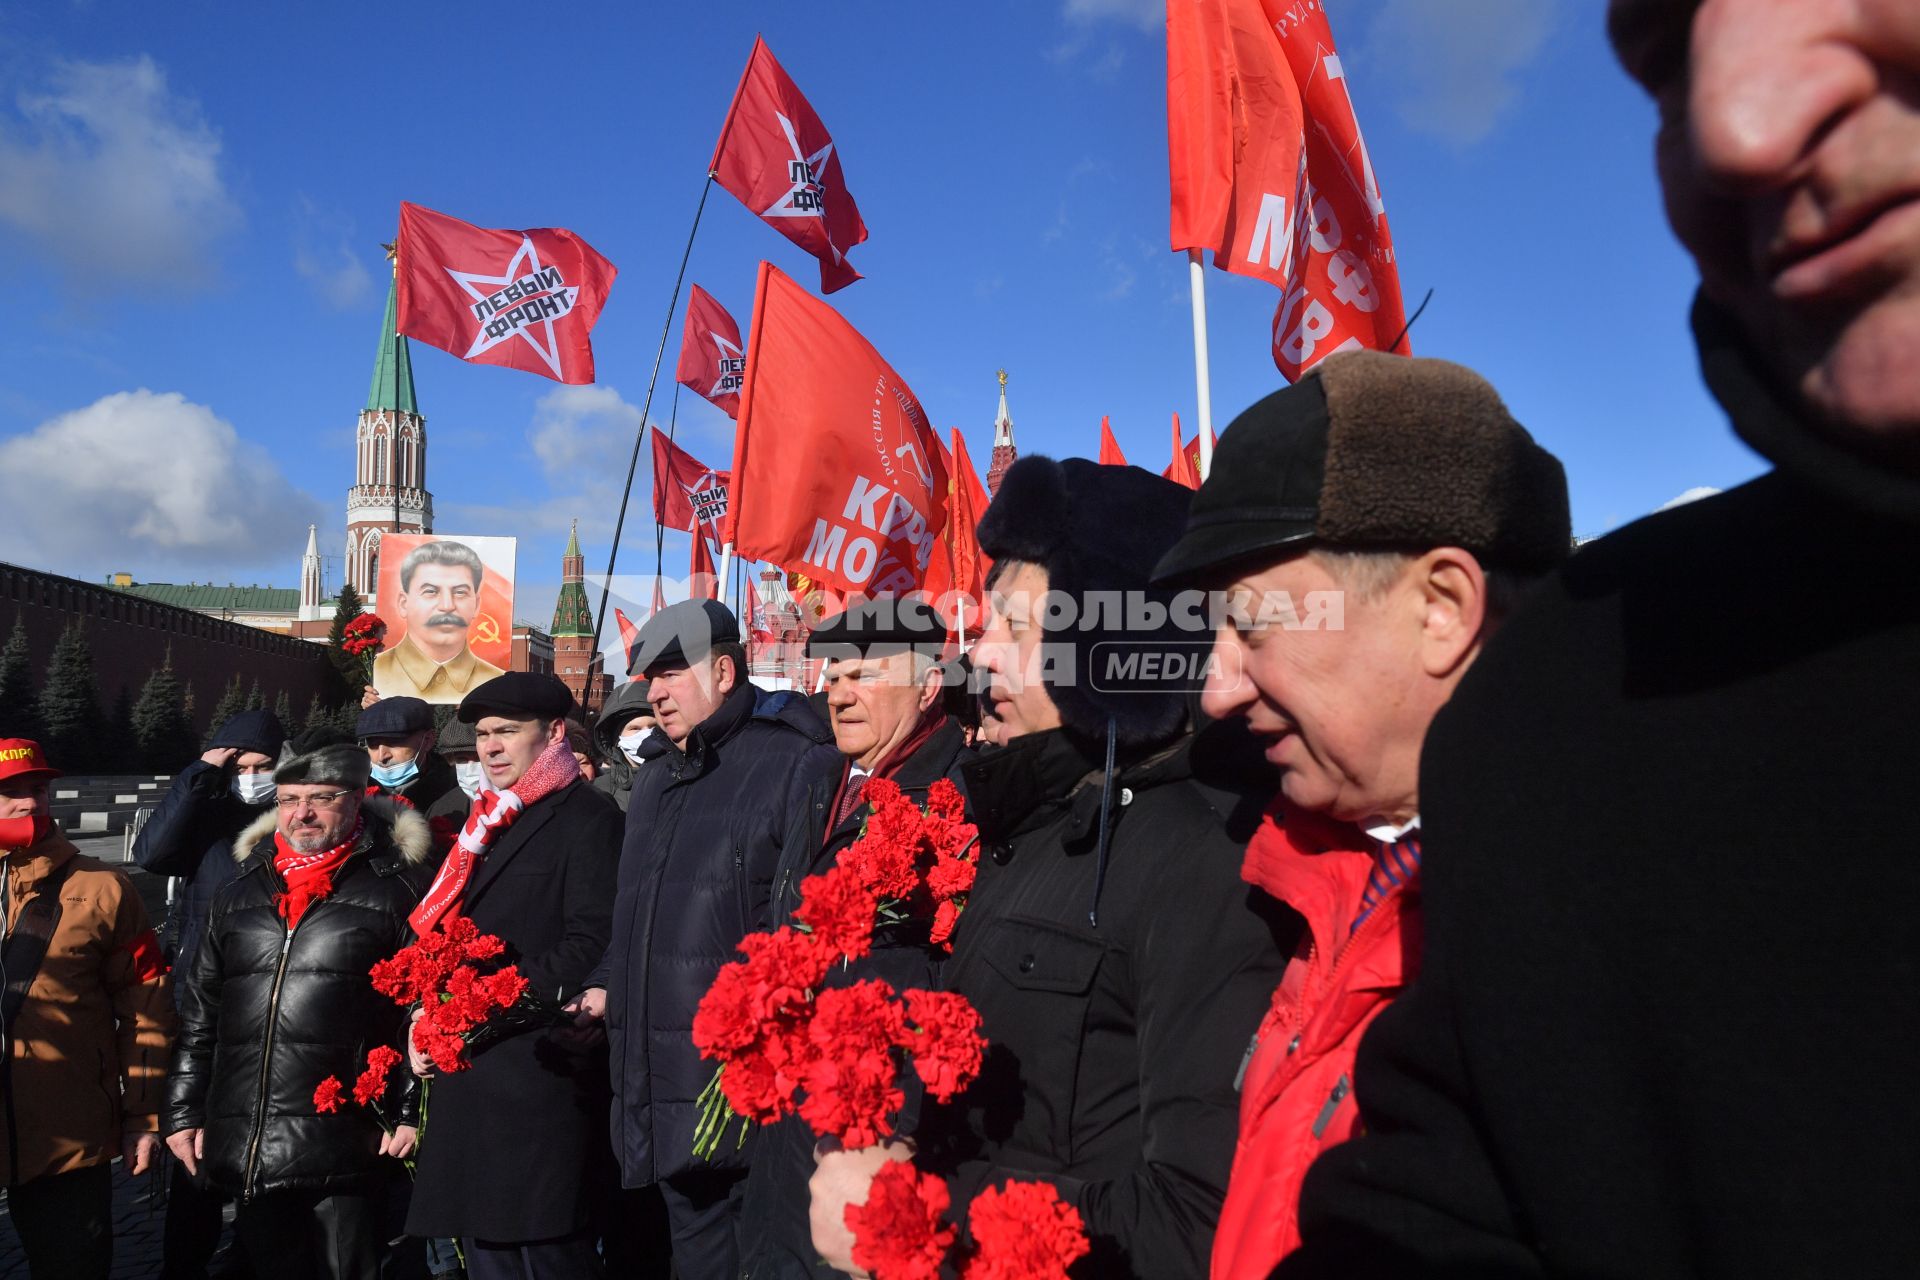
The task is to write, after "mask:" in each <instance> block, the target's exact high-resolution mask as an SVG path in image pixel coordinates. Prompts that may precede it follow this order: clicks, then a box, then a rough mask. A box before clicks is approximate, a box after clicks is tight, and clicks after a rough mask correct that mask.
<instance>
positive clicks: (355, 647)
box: [340, 613, 387, 684]
mask: <svg viewBox="0 0 1920 1280" xmlns="http://www.w3.org/2000/svg"><path fill="white" fill-rule="evenodd" d="M386 638H387V624H386V623H385V622H383V621H381V618H380V615H379V614H377V613H363V614H361V615H360V616H359V617H357V618H355V619H354V620H353V621H352V622H349V623H348V624H347V625H346V626H345V627H343V628H342V629H341V631H340V652H342V653H345V654H348V655H350V656H352V657H355V658H358V659H360V661H361V663H362V665H364V666H365V667H366V669H367V679H366V683H368V684H372V683H373V660H374V658H375V657H377V656H378V655H379V653H380V646H381V644H382V643H384V642H385V641H386Z"/></svg>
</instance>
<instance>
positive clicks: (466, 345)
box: [398, 201, 616, 383]
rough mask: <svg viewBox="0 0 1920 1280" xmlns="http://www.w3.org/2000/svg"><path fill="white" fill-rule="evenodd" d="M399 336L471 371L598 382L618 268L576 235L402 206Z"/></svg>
mask: <svg viewBox="0 0 1920 1280" xmlns="http://www.w3.org/2000/svg"><path fill="white" fill-rule="evenodd" d="M398 270H399V294H400V323H399V328H400V332H401V333H404V334H406V335H407V336H408V337H409V338H418V339H420V341H422V342H426V343H431V344H432V345H433V346H436V347H439V348H440V349H441V350H442V351H450V352H452V353H453V354H454V355H456V356H459V357H460V358H461V359H462V360H470V361H472V362H473V363H474V364H499V365H505V366H507V367H508V368H509V369H524V370H525V371H527V372H528V373H538V374H543V375H545V376H546V377H549V378H552V379H553V380H554V381H556V382H573V383H582V382H592V381H593V344H592V343H591V342H590V341H589V340H588V335H589V334H591V333H592V331H593V322H594V321H595V320H598V319H599V318H600V308H601V306H602V305H603V304H605V302H606V300H607V290H609V289H611V288H612V287H613V277H614V275H615V274H616V272H615V268H614V265H613V264H612V263H611V262H608V261H607V260H606V259H605V258H603V257H601V256H600V255H599V254H597V253H595V252H594V251H593V246H592V245H590V244H588V243H587V242H586V241H585V240H582V239H581V238H580V237H579V236H577V235H575V234H573V232H571V231H566V230H562V229H561V228H558V227H537V228H535V229H533V230H531V231H489V230H487V229H485V228H483V227H476V226H473V225H472V224H470V223H466V222H462V221H460V219H458V218H449V217H448V216H447V215H446V214H444V213H435V212H434V211H433V210H431V209H423V208H421V207H420V206H419V205H417V204H408V203H407V202H405V201H402V202H401V204H400V239H399V248H398Z"/></svg>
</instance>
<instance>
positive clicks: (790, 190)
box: [707, 36, 867, 293]
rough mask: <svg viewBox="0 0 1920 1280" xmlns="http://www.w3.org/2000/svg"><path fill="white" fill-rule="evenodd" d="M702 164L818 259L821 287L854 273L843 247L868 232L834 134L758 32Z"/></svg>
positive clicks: (838, 285)
mask: <svg viewBox="0 0 1920 1280" xmlns="http://www.w3.org/2000/svg"><path fill="white" fill-rule="evenodd" d="M707 168H708V170H709V171H710V172H711V173H712V174H713V176H714V178H715V179H716V180H717V181H718V182H719V183H720V185H721V186H723V187H725V188H726V189H727V190H728V191H731V192H732V193H733V195H734V197H735V198H736V199H738V200H739V201H740V203H741V204H744V205H745V206H747V208H749V209H751V210H753V211H754V212H755V213H757V214H759V215H760V216H761V217H762V218H764V219H766V221H767V224H768V225H769V226H771V227H772V228H773V229H774V230H775V231H778V232H779V233H780V234H781V235H783V236H785V237H786V238H787V239H789V240H791V241H793V242H794V243H795V244H797V245H799V246H800V247H801V248H802V249H805V250H806V251H807V252H808V253H810V254H812V255H813V256H814V257H816V258H818V259H820V292H822V293H832V292H833V291H834V290H836V289H844V288H846V287H847V286H848V285H850V284H852V283H853V282H854V281H855V280H858V279H860V273H859V272H858V271H855V270H854V269H853V265H852V264H851V263H849V262H848V261H847V253H848V251H849V250H851V249H852V248H853V246H855V245H857V244H859V243H860V242H861V241H862V240H865V239H866V238H867V224H866V223H864V222H862V221H861V220H860V209H859V206H857V205H855V204H854V202H853V193H852V192H850V191H848V190H847V180H846V177H845V175H844V174H842V173H841V170H840V156H839V152H838V150H837V149H836V148H835V147H834V144H833V137H832V135H831V134H829V133H828V132H827V127H826V126H825V125H823V124H821V123H820V117H819V116H817V115H815V114H814V113H813V108H812V107H811V106H809V105H808V103H807V100H806V98H805V96H803V95H802V94H801V92H800V90H799V89H798V88H797V87H795V85H794V83H793V81H792V79H791V78H789V77H788V75H787V73H786V72H785V71H784V70H783V69H782V68H781V66H780V64H779V63H778V62H776V61H774V58H773V52H772V51H771V50H769V49H768V48H767V42H766V41H765V40H762V39H761V38H760V37H758V36H755V37H754V40H753V53H752V55H751V56H749V57H748V58H747V69H746V71H745V72H744V73H743V74H742V75H741V77H740V87H739V88H738V89H736V90H734V93H733V105H732V106H731V107H729V108H727V122H726V124H724V125H722V126H721V128H720V141H719V142H718V143H717V144H716V145H715V146H714V149H713V160H712V162H711V163H710V164H708V166H707Z"/></svg>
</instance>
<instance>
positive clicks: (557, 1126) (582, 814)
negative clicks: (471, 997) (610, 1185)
mask: <svg viewBox="0 0 1920 1280" xmlns="http://www.w3.org/2000/svg"><path fill="white" fill-rule="evenodd" d="M620 837H621V826H620V811H619V810H618V809H616V808H615V807H614V805H613V802H612V801H611V800H609V799H607V798H606V797H605V796H603V795H601V794H600V793H599V792H597V791H595V790H594V789H593V788H592V787H591V786H590V785H588V784H587V783H585V782H575V783H572V784H570V785H569V786H567V787H566V788H565V789H564V790H561V791H559V792H556V793H555V794H553V795H550V796H547V797H546V798H544V799H542V800H538V801H536V802H535V803H534V804H532V805H530V806H529V807H528V808H527V811H526V812H525V813H523V814H522V815H521V816H520V817H519V819H518V820H517V821H515V822H514V824H513V825H512V826H511V827H509V828H508V829H507V831H506V833H505V834H504V835H502V836H501V837H500V840H499V843H498V844H497V845H495V846H494V847H493V848H492V849H490V850H488V852H487V856H486V859H485V860H484V861H483V862H482V863H481V864H480V866H479V868H478V869H477V870H476V871H475V872H474V875H473V879H472V881H471V883H470V884H469V885H468V887H467V893H466V898H465V901H464V904H463V907H462V909H463V911H464V912H465V914H467V915H468V916H470V917H472V919H473V922H474V923H475V924H476V925H478V926H479V927H480V931H481V932H482V933H491V934H494V935H496V936H498V937H499V938H500V939H501V940H503V941H504V942H505V943H506V944H507V952H506V959H507V960H509V961H511V962H512V963H514V964H517V965H518V966H519V967H520V972H521V973H522V974H524V975H525V976H526V978H527V981H528V985H529V989H530V990H531V991H532V992H533V993H535V994H537V995H539V996H541V997H543V998H545V999H549V1000H567V999H571V998H572V997H573V996H574V995H576V994H578V992H579V991H580V988H581V987H582V986H583V985H584V983H585V979H586V976H587V974H588V972H589V971H590V970H591V969H592V968H593V966H594V964H595V963H596V962H597V961H598V960H599V959H600V956H601V955H602V953H604V952H605V951H606V949H607V939H608V935H609V933H610V932H611V922H612V907H613V886H614V876H615V872H616V869H617V867H618V865H619V859H620ZM472 1061H473V1066H472V1069H471V1070H468V1071H462V1072H459V1073H457V1074H453V1075H447V1076H440V1077H437V1078H435V1079H434V1080H433V1082H432V1085H431V1087H430V1090H429V1094H428V1099H427V1127H426V1133H425V1137H424V1139H423V1141H422V1144H421V1155H420V1160H419V1164H418V1168H417V1177H416V1180H415V1183H414V1189H413V1204H412V1208H411V1209H410V1211H409V1212H408V1215H407V1230H408V1231H409V1232H410V1233H411V1234H413V1235H417V1236H477V1237H479V1238H480V1239H482V1240H489V1241H502V1242H505V1241H520V1240H542V1239H549V1238H552V1237H555V1236H562V1235H566V1234H568V1233H570V1232H573V1231H576V1230H578V1229H580V1228H581V1227H583V1226H585V1225H586V1220H587V1208H588V1193H589V1189H590V1184H591V1181H592V1180H593V1179H594V1178H597V1177H599V1176H601V1174H602V1172H603V1171H604V1169H605V1167H606V1161H607V1159H608V1155H607V1069H606V1054H605V1051H604V1050H599V1051H595V1052H593V1053H587V1054H578V1053H573V1052H571V1051H568V1050H566V1049H563V1048H561V1047H560V1046H559V1045H558V1044H556V1043H555V1042H554V1041H553V1040H551V1039H549V1038H548V1037H547V1035H546V1034H545V1033H544V1032H540V1031H532V1032H527V1033H523V1034H521V1035H518V1036H514V1037H513V1038H511V1039H508V1040H504V1041H501V1042H500V1043H497V1044H494V1045H490V1046H488V1047H486V1048H484V1049H481V1050H480V1051H478V1052H476V1053H475V1054H474V1055H473V1058H472Z"/></svg>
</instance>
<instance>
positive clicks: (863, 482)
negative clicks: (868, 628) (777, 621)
mask: <svg viewBox="0 0 1920 1280" xmlns="http://www.w3.org/2000/svg"><path fill="white" fill-rule="evenodd" d="M940 452H941V451H940V440H939V437H938V436H937V435H935V434H934V431H933V428H932V426H931V425H929V423H928V422H927V415H926V412H925V410H923V409H922V408H921V407H920V401H919V400H918V399H916V398H915V397H914V394H913V391H912V389H911V388H909V387H908V386H907V384H906V382H905V381H903V380H902V379H901V377H900V375H899V374H898V373H896V372H894V369H893V367H892V366H891V365H889V364H888V363H887V362H886V361H885V360H884V359H882V358H881V355H880V353H879V352H878V351H875V350H874V349H873V346H872V344H870V343H869V342H868V341H867V340H866V339H865V338H863V337H861V336H860V333H859V331H858V330H856V329H855V328H854V327H853V326H852V325H850V324H848V323H847V322H846V320H845V319H844V318H843V317H842V316H841V315H840V313H839V312H837V311H835V310H834V309H833V308H832V307H830V306H828V305H827V304H826V303H824V302H821V301H820V300H819V299H817V298H815V297H814V296H813V295H812V294H810V293H808V292H807V291H806V290H805V289H803V288H801V287H800V286H799V285H797V284H795V283H794V282H793V280H792V279H790V278H789V277H788V276H786V275H785V274H783V273H782V272H780V271H779V270H777V269H775V267H774V266H773V264H771V263H767V262H762V263H761V264H760V279H759V283H758V286H757V287H756V288H755V290H754V300H753V332H752V335H751V338H750V340H749V345H748V347H747V381H746V385H745V386H744V387H743V388H742V389H741V392H740V426H739V428H738V429H737V430H736V431H735V432H734V437H733V476H734V479H735V484H734V492H733V500H732V501H731V502H730V503H729V504H728V506H727V540H728V541H731V542H732V543H733V549H734V553H735V554H736V555H739V556H742V557H744V558H746V559H749V560H770V561H772V562H773V563H774V564H777V565H780V566H781V567H783V568H785V569H787V570H789V571H797V572H800V573H804V574H806V575H807V576H808V577H810V578H812V579H814V580H815V581H816V582H818V583H821V584H823V585H827V586H832V587H836V588H838V589H840V590H842V591H864V592H866V593H867V594H868V595H876V596H877V595H905V594H907V593H908V592H910V591H913V590H915V589H917V588H919V587H920V586H922V585H923V584H924V583H925V582H926V575H927V565H928V561H929V559H930V558H931V557H932V555H933V548H934V544H935V543H937V542H938V541H939V540H940V531H941V530H942V529H943V528H944V527H945V520H946V515H947V511H946V507H947V474H946V464H945V463H944V462H943V461H942V460H941V457H940Z"/></svg>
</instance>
